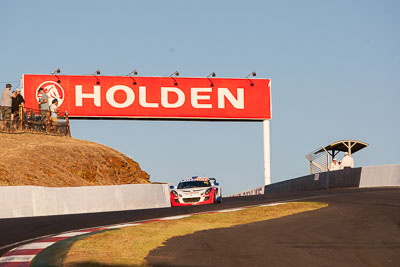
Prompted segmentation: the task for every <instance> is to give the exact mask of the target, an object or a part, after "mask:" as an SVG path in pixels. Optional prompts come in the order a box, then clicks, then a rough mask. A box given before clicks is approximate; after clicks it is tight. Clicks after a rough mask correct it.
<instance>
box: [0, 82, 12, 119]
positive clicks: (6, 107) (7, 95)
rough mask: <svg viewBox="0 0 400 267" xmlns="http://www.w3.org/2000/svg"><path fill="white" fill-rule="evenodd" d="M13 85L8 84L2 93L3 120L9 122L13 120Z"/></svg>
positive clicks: (0, 110)
mask: <svg viewBox="0 0 400 267" xmlns="http://www.w3.org/2000/svg"><path fill="white" fill-rule="evenodd" d="M11 87H12V86H11V84H9V83H7V84H6V88H5V89H4V91H3V92H2V93H1V109H0V112H1V114H0V115H1V119H2V120H9V119H11V102H12V93H11Z"/></svg>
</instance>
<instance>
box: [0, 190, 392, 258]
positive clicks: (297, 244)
mask: <svg viewBox="0 0 400 267" xmlns="http://www.w3.org/2000/svg"><path fill="white" fill-rule="evenodd" d="M296 199H301V200H303V201H320V202H326V203H328V204H329V207H328V208H325V209H322V210H318V211H312V212H308V213H302V214H297V215H293V216H288V217H285V218H281V219H275V220H271V221H265V222H260V223H254V224H248V225H243V226H237V227H233V228H229V229H219V230H210V231H204V232H199V233H196V234H193V235H189V236H185V237H179V238H173V239H171V240H169V241H168V242H167V243H166V246H165V247H163V248H160V249H157V250H155V251H153V252H151V253H150V255H149V257H148V261H149V262H150V263H151V264H154V265H156V266H266V265H268V266H310V265H319V266H333V265H340V266H366V265H367V266H368V265H370V266H400V188H386V189H383V188H381V189H340V190H339V189H336V190H326V191H312V192H311V191H310V192H302V193H296V194H279V195H268V196H251V197H239V198H224V200H223V203H222V204H218V205H203V206H191V207H175V208H163V209H151V210H133V211H120V212H105V213H92V214H77V215H62V216H43V217H31V218H12V219H0V255H2V254H4V253H5V252H7V251H8V250H10V249H12V248H13V247H15V246H17V245H21V244H23V243H24V241H27V240H32V239H37V238H39V237H43V236H46V235H50V234H58V233H62V232H66V231H72V230H77V229H83V228H90V227H96V226H104V225H111V224H119V223H123V222H133V221H138V220H147V219H153V218H159V217H165V216H173V215H181V214H187V213H195V212H202V211H209V210H216V209H227V208H234V207H240V206H249V205H255V204H260V203H268V202H277V201H286V200H296ZM21 242H22V243H21ZM182 255H185V257H182Z"/></svg>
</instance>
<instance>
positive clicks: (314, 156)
mask: <svg viewBox="0 0 400 267" xmlns="http://www.w3.org/2000/svg"><path fill="white" fill-rule="evenodd" d="M317 151H320V148H319V149H317V150H315V151H313V152H311V153H309V154H307V155H306V158H307V159H308V160H309V161H310V174H314V173H320V172H327V171H328V167H329V153H328V152H327V151H323V152H317Z"/></svg>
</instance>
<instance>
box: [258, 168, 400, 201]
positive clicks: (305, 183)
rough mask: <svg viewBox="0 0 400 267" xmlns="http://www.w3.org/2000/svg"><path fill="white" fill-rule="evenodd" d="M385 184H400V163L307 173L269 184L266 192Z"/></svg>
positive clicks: (381, 185)
mask: <svg viewBox="0 0 400 267" xmlns="http://www.w3.org/2000/svg"><path fill="white" fill-rule="evenodd" d="M383 186H400V165H383V166H370V167H362V168H353V169H351V168H348V169H344V170H337V171H330V172H322V173H316V174H311V175H306V176H303V177H299V178H295V179H291V180H287V181H282V182H278V183H274V184H270V185H267V186H265V189H264V194H268V193H290V192H300V191H312V190H325V189H333V188H346V187H360V188H362V187H383Z"/></svg>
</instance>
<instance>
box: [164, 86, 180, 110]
mask: <svg viewBox="0 0 400 267" xmlns="http://www.w3.org/2000/svg"><path fill="white" fill-rule="evenodd" d="M169 93H175V94H176V95H177V96H178V99H177V100H176V102H175V103H170V102H169V100H168V95H169ZM184 103H185V94H184V93H183V91H182V90H181V89H179V88H176V87H161V106H163V107H164V108H179V107H181V106H182V105H183V104H184Z"/></svg>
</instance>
